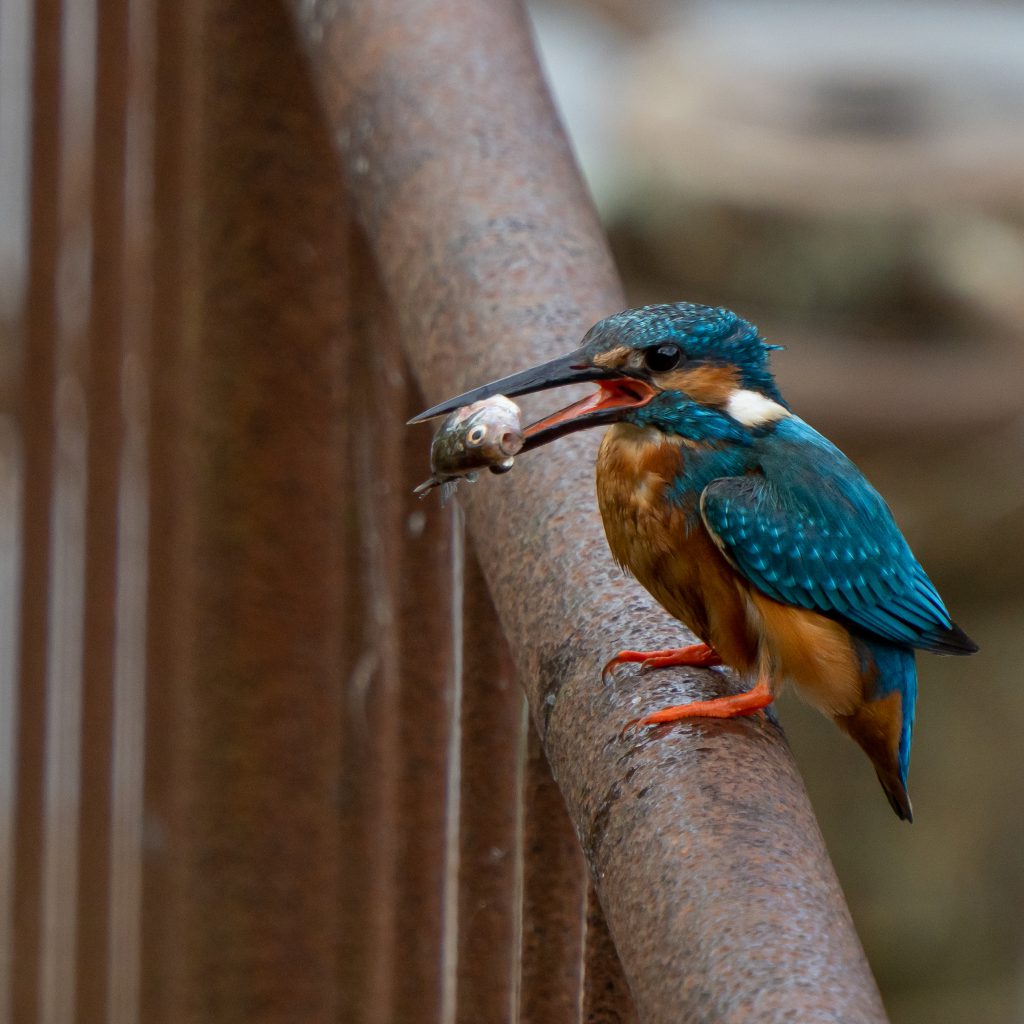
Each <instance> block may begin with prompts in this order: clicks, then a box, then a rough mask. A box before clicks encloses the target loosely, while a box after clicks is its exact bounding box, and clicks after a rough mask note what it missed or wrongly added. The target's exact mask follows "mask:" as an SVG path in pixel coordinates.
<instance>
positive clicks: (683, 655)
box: [601, 644, 722, 679]
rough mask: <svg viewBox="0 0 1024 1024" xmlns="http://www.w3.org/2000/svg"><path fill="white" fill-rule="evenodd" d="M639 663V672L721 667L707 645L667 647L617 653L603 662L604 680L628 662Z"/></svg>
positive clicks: (719, 659)
mask: <svg viewBox="0 0 1024 1024" xmlns="http://www.w3.org/2000/svg"><path fill="white" fill-rule="evenodd" d="M636 661H639V662H640V671H641V672H646V671H647V670H648V669H652V668H668V666H669V665H696V666H697V667H699V668H710V667H711V666H712V665H721V664H722V659H721V658H720V657H719V656H718V652H717V651H716V650H714V648H711V647H708V645H707V644H691V645H690V646H689V647H669V648H667V649H666V650H664V651H619V653H618V654H616V655H615V657H614V658H612V659H611V660H609V661H607V662H605V666H604V668H603V669H601V678H602V679H604V678H606V677H607V676H608V674H609V673H610V672H613V671H614V670H615V669H616V668H618V667H619V665H625V664H627V663H629V662H636Z"/></svg>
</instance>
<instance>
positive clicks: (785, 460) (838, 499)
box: [413, 302, 978, 821]
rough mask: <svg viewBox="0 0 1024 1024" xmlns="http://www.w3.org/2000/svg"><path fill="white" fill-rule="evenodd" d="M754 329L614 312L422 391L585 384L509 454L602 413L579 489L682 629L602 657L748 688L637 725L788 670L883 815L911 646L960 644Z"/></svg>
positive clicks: (905, 799) (680, 312)
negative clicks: (548, 343) (856, 759)
mask: <svg viewBox="0 0 1024 1024" xmlns="http://www.w3.org/2000/svg"><path fill="white" fill-rule="evenodd" d="M777 347H778V346H775V345H769V344H767V343H766V342H765V341H764V340H763V339H762V338H761V336H760V334H759V333H758V331H757V328H756V327H754V326H753V325H752V324H750V323H748V322H747V321H746V320H743V319H741V318H740V317H739V316H737V315H736V314H735V313H733V312H731V311H729V310H727V309H718V308H711V307H708V306H701V305H696V304H693V303H688V302H680V303H675V304H672V305H659V306H645V307H644V308H642V309H629V310H626V311H624V312H622V313H617V314H616V315H614V316H611V317H608V318H607V319H605V320H602V321H600V323H598V324H596V325H595V326H594V327H593V328H591V330H590V331H589V332H588V333H587V335H586V337H584V339H583V342H582V344H581V346H580V347H579V348H578V349H576V350H575V351H573V352H570V353H569V354H568V355H565V356H562V357H560V358H558V359H553V360H551V361H550V362H547V363H544V364H542V365H540V366H536V367H533V368H532V369H529V370H524V371H523V372H521V373H516V374H513V375H512V376H509V377H505V378H503V379H502V380H498V381H495V382H493V383H491V384H486V385H484V386H483V387H480V388H476V389H474V390H472V391H469V392H467V393H466V394H463V395H459V396H458V397H457V398H453V399H451V400H449V401H447V402H443V403H441V404H440V405H437V406H434V407H433V408H432V409H428V410H426V412H424V413H421V414H420V415H419V416H417V417H416V419H415V420H414V421H413V422H416V421H420V420H425V419H429V418H431V417H433V416H440V415H442V414H444V413H448V412H451V411H452V410H454V409H456V408H458V407H460V406H463V405H466V404H468V403H470V402H475V401H479V400H481V399H484V398H487V397H489V396H491V395H496V394H502V395H508V396H513V397H514V396H516V395H523V394H528V393H530V392H534V391H542V390H545V389H548V388H554V387H559V386H561V385H565V384H576V383H580V382H584V381H594V382H596V383H597V385H598V390H597V391H596V392H595V393H594V394H592V395H590V396H588V397H587V398H584V399H582V400H581V401H579V402H575V403H573V404H572V405H570V406H568V407H567V408H565V409H562V410H560V411H559V412H556V413H554V414H552V415H550V416H548V417H546V418H544V419H542V420H539V421H538V422H537V423H534V424H532V425H531V426H529V427H528V428H527V429H526V431H525V438H526V440H525V445H524V447H523V451H524V452H526V451H529V450H531V449H533V448H537V447H539V446H541V445H544V444H547V443H548V442H549V441H553V440H555V439H556V438H559V437H562V436H564V435H566V434H569V433H571V432H574V431H576V430H582V429H585V428H588V427H596V426H605V425H610V426H611V429H610V430H608V431H607V433H606V434H605V436H604V440H603V441H602V444H601V448H600V453H599V455H598V458H597V498H598V505H599V508H600V511H601V516H602V519H603V520H604V528H605V533H606V535H607V538H608V544H609V546H610V548H611V552H612V555H613V556H614V558H615V560H616V561H617V562H618V563H619V564H620V565H621V566H622V567H623V568H624V569H626V570H627V571H629V572H630V573H632V574H633V575H634V576H635V577H636V578H637V580H639V582H640V583H641V584H642V585H643V586H644V587H645V588H646V589H647V590H648V591H649V592H650V593H651V594H652V595H653V596H654V598H655V599H656V600H657V601H658V602H659V603H660V604H661V605H662V606H663V607H664V608H665V609H666V610H667V611H668V612H669V613H670V614H671V615H673V616H675V617H676V618H677V619H679V620H681V621H682V622H683V623H685V624H686V625H687V626H688V627H689V628H690V629H691V630H692V631H693V632H694V633H695V634H696V635H697V637H699V638H700V640H701V643H699V644H693V645H691V646H689V647H684V648H679V649H670V650H664V651H647V652H642V651H621V652H619V654H617V655H616V656H615V657H614V658H612V659H611V661H609V662H608V664H607V665H606V666H605V668H606V671H610V670H612V669H614V668H615V667H616V666H618V665H620V664H623V663H627V662H640V663H641V664H642V665H643V666H644V667H647V668H657V667H662V666H667V665H700V666H711V665H717V664H722V663H724V664H726V665H728V666H730V667H732V668H733V669H734V670H735V671H736V672H737V673H739V674H740V676H741V677H742V678H744V679H746V680H747V681H748V682H749V684H750V688H749V690H747V692H744V693H741V694H735V695H729V696H722V697H717V698H714V699H711V700H702V701H694V702H691V703H689V704H681V705H679V706H676V707H670V708H664V709H662V710H660V711H656V712H654V713H652V714H648V715H646V716H645V717H643V718H640V719H638V720H637V721H636V722H635V723H630V724H634V725H637V726H646V725H653V724H656V723H662V722H674V721H678V720H683V719H690V718H697V717H706V718H731V717H734V716H737V715H749V714H753V713H755V712H757V711H758V710H760V709H762V708H765V707H766V706H767V705H768V704H770V703H771V702H772V700H773V699H774V698H775V696H776V695H777V694H778V692H779V690H780V688H781V686H782V684H783V683H784V682H785V681H787V680H789V681H792V682H793V683H794V684H795V685H796V687H797V688H798V690H799V691H800V692H801V693H802V694H803V695H804V697H805V698H806V699H807V700H808V701H809V702H810V703H811V704H813V705H814V706H816V707H817V708H819V709H820V710H821V711H822V712H824V713H825V714H826V715H828V716H829V717H830V718H831V719H832V720H833V721H834V722H835V723H836V724H837V725H838V726H839V727H840V728H841V729H843V730H844V731H845V732H847V733H848V734H849V735H850V736H851V737H852V738H853V739H854V740H856V741H857V743H859V744H860V746H861V747H862V748H863V749H864V751H865V753H866V754H867V755H868V757H869V758H870V759H871V761H872V763H873V764H874V767H875V771H876V772H877V774H878V778H879V781H880V782H881V784H882V788H883V789H884V790H885V793H886V796H887V797H888V798H889V802H890V803H891V804H892V807H893V810H894V811H895V812H896V813H897V814H898V815H899V816H900V818H903V819H906V820H908V821H909V820H911V819H912V811H911V804H910V798H909V796H908V793H907V770H908V766H909V761H910V741H911V734H912V731H913V726H914V705H915V700H916V696H917V670H916V665H915V661H914V650H915V649H917V650H924V651H932V652H934V653H937V654H971V653H973V652H974V651H976V650H977V649H978V648H977V645H976V644H975V643H974V642H973V641H972V640H971V639H970V638H969V637H968V636H967V635H966V634H965V633H964V632H963V631H962V630H961V629H960V628H959V627H958V626H957V625H956V624H955V623H954V622H953V621H952V619H951V618H950V615H949V612H947V610H946V607H945V605H944V604H943V603H942V599H941V598H940V597H939V595H938V592H937V591H936V589H935V587H934V585H933V584H932V582H931V580H929V579H928V576H927V575H926V574H925V571H924V569H922V568H921V566H920V564H919V563H918V561H917V559H916V558H915V557H914V555H913V553H912V552H911V550H910V547H909V546H908V544H907V542H906V540H905V539H904V538H903V535H902V533H900V530H899V528H898V527H897V525H896V523H895V521H894V519H893V517H892V513H891V512H890V511H889V508H888V506H887V505H886V503H885V501H884V500H883V499H882V497H881V496H880V495H879V494H878V492H877V491H876V490H875V489H874V488H873V487H872V486H871V484H869V483H868V481H867V480H866V479H865V477H864V476H863V475H862V474H861V472H860V471H859V470H858V469H857V467H856V466H854V464H853V463H852V462H850V460H849V459H848V458H847V457H846V456H845V455H843V453H842V452H841V451H839V449H838V448H836V446H835V445H833V444H832V443H831V442H830V441H828V440H827V439H826V438H824V437H823V436H822V435H821V434H819V433H818V432H817V431H816V430H814V429H813V428H812V427H810V426H809V425H808V424H807V423H805V422H804V421H803V420H802V419H800V418H799V417H798V416H796V415H795V414H794V413H793V412H792V411H791V410H790V408H789V406H788V404H787V403H786V401H785V399H784V398H783V397H782V395H781V394H780V392H779V389H778V387H777V386H776V383H775V379H774V377H773V376H772V373H771V369H770V367H769V352H770V351H771V350H772V349H775V348H777Z"/></svg>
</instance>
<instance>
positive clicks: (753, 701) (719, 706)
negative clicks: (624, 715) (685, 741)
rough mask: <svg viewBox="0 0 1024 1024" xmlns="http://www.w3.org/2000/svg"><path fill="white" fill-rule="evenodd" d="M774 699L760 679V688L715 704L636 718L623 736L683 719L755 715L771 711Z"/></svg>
mask: <svg viewBox="0 0 1024 1024" xmlns="http://www.w3.org/2000/svg"><path fill="white" fill-rule="evenodd" d="M773 697H774V695H773V694H772V691H771V687H770V686H769V685H768V681H767V680H766V679H760V680H758V683H757V686H755V687H754V688H753V689H752V690H748V691H747V692H746V693H734V694H730V695H729V696H727V697H715V698H714V699H713V700H695V701H691V702H690V703H689V704H677V705H676V706H675V707H671V708H662V709H661V711H655V712H653V713H652V714H650V715H644V716H643V717H641V718H634V719H632V720H631V721H629V722H627V723H626V724H625V725H624V726H623V727H622V732H621V733H620V735H622V736H624V735H625V734H626V733H627V732H629V730H630V729H639V728H642V727H643V726H645V725H661V724H663V723H665V722H678V721H681V720H682V719H684V718H737V717H739V716H740V715H753V714H755V713H756V712H758V711H761V710H762V709H763V708H766V707H768V705H769V704H771V702H772V700H773Z"/></svg>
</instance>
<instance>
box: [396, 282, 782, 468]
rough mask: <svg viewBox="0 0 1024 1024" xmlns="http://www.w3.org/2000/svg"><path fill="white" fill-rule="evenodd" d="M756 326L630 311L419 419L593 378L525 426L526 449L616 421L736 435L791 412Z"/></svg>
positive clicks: (721, 317) (684, 312) (689, 312)
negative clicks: (575, 344)
mask: <svg viewBox="0 0 1024 1024" xmlns="http://www.w3.org/2000/svg"><path fill="white" fill-rule="evenodd" d="M777 347H778V346H775V345H768V344H766V343H765V342H764V340H763V339H762V338H761V336H760V335H759V334H758V332H757V328H756V327H754V326H753V325H752V324H750V323H748V322H747V321H746V320H742V319H741V318H740V317H738V316H737V315H736V314H735V313H733V312H731V311H730V310H727V309H715V308H712V307H710V306H700V305H696V304H694V303H690V302H678V303H674V304H672V305H664V306H644V307H643V308H642V309H627V310H625V311H623V312H621V313H616V314H615V315H614V316H610V317H607V318H606V319H604V320H601V321H600V322H599V323H597V324H595V325H594V326H593V327H592V328H591V329H590V330H589V331H588V332H587V334H586V336H585V337H584V339H583V343H582V344H581V345H580V347H579V348H578V349H576V350H575V351H573V352H570V353H569V354H568V355H565V356H561V357H559V358H557V359H552V360H551V361H550V362H547V363H542V364H541V365H540V366H535V367H533V368H532V369H529V370H523V371H522V372H520V373H514V374H512V375H511V376H509V377H503V378H502V379H501V380H496V381H493V382H492V383H490V384H485V385H484V386H483V387H479V388H475V389H474V390H472V391H467V392H466V393H465V394H462V395H458V396H456V397H455V398H451V399H449V400H448V401H446V402H442V403H441V404H440V405H436V406H434V407H433V408H431V409H427V410H426V411H425V412H422V413H420V414H419V415H418V416H416V417H415V418H414V419H413V420H411V421H410V422H413V423H418V422H420V421H422V420H427V419H430V418H432V417H434V416H441V415H444V414H446V413H449V412H452V411H453V410H454V409H457V408H459V407H460V406H464V405H468V404H469V403H471V402H476V401H479V400H480V399H483V398H489V397H491V396H493V395H499V394H500V395H508V396H509V397H515V396H516V395H525V394H530V393H531V392H534V391H545V390H547V389H549V388H555V387H561V386H562V385H565V384H578V383H582V382H586V381H594V382H596V383H597V385H598V390H597V391H596V392H595V393H594V394H592V395H588V396H587V397H586V398H584V399H582V400H581V401H579V402H574V403H573V404H572V405H570V406H567V407H566V408H564V409H561V410H559V411H558V412H556V413H553V414H552V415H550V416H547V417H545V418H544V419H542V420H539V421H538V422H536V423H534V424H532V425H531V426H529V427H528V428H527V429H526V432H525V434H526V444H525V446H524V450H530V449H532V448H537V447H539V446H540V445H542V444H546V443H547V442H548V441H553V440H555V439H556V438H558V437H563V436H564V435H565V434H569V433H573V432H574V431H576V430H583V429H585V428H587V427H595V426H601V425H605V424H610V423H620V422H625V423H633V424H635V425H637V426H644V427H654V428H656V429H659V430H662V431H664V432H665V433H683V432H684V430H685V428H684V426H683V424H684V423H686V422H690V421H691V420H692V416H690V414H691V413H692V412H694V411H695V410H704V411H710V412H713V414H714V416H715V417H717V418H721V419H722V421H723V422H724V423H734V424H735V426H736V429H757V428H759V427H764V426H767V425H768V424H770V423H772V422H775V421H776V420H778V419H780V418H781V417H783V416H785V415H787V409H786V403H785V402H784V400H783V398H782V396H781V395H780V394H779V391H778V388H777V387H776V385H775V380H774V378H773V377H772V374H771V370H770V369H769V366H768V353H769V352H770V351H771V350H772V349H773V348H777Z"/></svg>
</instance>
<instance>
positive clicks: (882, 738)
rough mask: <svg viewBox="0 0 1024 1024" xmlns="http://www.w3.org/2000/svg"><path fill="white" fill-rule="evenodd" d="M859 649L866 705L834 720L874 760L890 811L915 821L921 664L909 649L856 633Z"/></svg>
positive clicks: (864, 702) (864, 703) (856, 642)
mask: <svg viewBox="0 0 1024 1024" xmlns="http://www.w3.org/2000/svg"><path fill="white" fill-rule="evenodd" d="M854 642H855V644H856V645H857V648H858V650H859V652H860V657H861V666H862V679H863V685H864V700H863V703H862V704H861V705H860V706H859V707H858V708H857V709H856V710H855V711H853V713H852V714H849V715H843V716H839V717H837V718H836V720H835V721H836V724H838V725H839V726H840V728H842V729H844V730H845V731H846V732H848V733H849V734H850V736H851V737H852V738H853V739H855V740H856V741H857V742H858V743H859V744H860V746H861V747H862V748H863V750H864V752H865V753H866V754H867V755H868V757H870V758H871V762H872V764H874V766H875V771H876V773H877V774H878V780H879V782H881V784H882V789H884V790H885V795H886V796H887V797H888V798H889V803H890V804H891V805H892V809H893V810H894V811H895V812H896V813H897V815H899V817H900V818H903V819H904V820H906V821H913V810H912V808H911V805H910V796H909V794H908V793H907V772H908V771H909V768H910V743H911V739H912V737H913V732H914V706H915V704H916V702H917V665H916V664H915V662H914V652H913V650H912V649H911V648H910V647H904V646H902V645H900V644H891V643H887V642H885V641H883V640H878V639H877V638H875V637H871V638H868V637H866V636H864V635H863V634H861V635H860V636H856V635H855V636H854Z"/></svg>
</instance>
